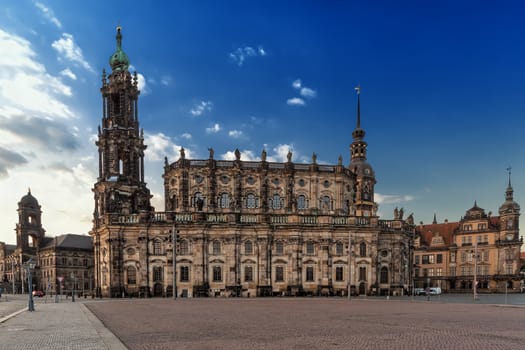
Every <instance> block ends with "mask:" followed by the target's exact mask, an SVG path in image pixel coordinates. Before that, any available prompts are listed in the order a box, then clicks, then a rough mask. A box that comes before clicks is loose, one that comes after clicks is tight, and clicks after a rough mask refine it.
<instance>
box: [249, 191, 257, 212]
mask: <svg viewBox="0 0 525 350" xmlns="http://www.w3.org/2000/svg"><path fill="white" fill-rule="evenodd" d="M246 208H248V209H254V208H257V200H256V198H255V195H254V194H253V193H248V195H247V196H246Z"/></svg>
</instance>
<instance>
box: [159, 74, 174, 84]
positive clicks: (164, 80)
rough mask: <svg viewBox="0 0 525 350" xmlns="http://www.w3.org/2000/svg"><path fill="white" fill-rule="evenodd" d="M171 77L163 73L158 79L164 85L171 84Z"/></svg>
mask: <svg viewBox="0 0 525 350" xmlns="http://www.w3.org/2000/svg"><path fill="white" fill-rule="evenodd" d="M171 82H172V79H171V77H170V76H168V75H165V76H163V77H162V78H161V79H160V83H161V84H162V85H164V86H168V85H171Z"/></svg>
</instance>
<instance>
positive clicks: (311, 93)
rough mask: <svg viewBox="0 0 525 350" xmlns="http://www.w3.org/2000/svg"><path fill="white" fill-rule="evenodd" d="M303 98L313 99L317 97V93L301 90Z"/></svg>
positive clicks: (305, 88) (308, 89)
mask: <svg viewBox="0 0 525 350" xmlns="http://www.w3.org/2000/svg"><path fill="white" fill-rule="evenodd" d="M301 96H304V97H309V98H313V97H316V96H317V92H316V91H315V90H312V89H310V88H307V87H304V88H301Z"/></svg>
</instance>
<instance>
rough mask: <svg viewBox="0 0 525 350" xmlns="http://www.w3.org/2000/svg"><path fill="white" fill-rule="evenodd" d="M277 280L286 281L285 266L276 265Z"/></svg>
mask: <svg viewBox="0 0 525 350" xmlns="http://www.w3.org/2000/svg"><path fill="white" fill-rule="evenodd" d="M275 282H284V266H276V267H275Z"/></svg>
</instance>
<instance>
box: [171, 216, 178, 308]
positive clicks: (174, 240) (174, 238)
mask: <svg viewBox="0 0 525 350" xmlns="http://www.w3.org/2000/svg"><path fill="white" fill-rule="evenodd" d="M175 220H176V217H175V216H174V217H173V227H172V229H171V242H172V247H173V250H172V252H173V256H172V259H173V262H172V264H173V288H172V289H173V299H174V300H176V299H177V230H176V229H175Z"/></svg>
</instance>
